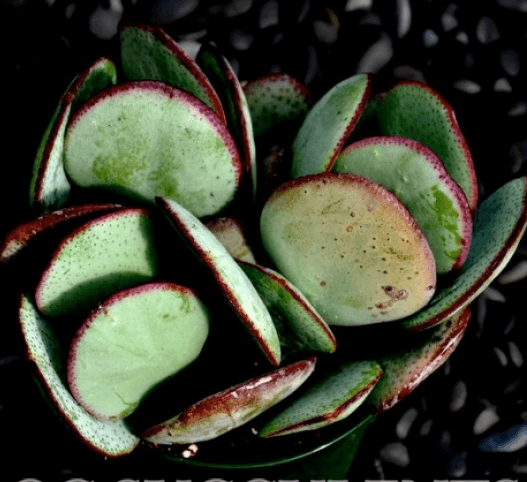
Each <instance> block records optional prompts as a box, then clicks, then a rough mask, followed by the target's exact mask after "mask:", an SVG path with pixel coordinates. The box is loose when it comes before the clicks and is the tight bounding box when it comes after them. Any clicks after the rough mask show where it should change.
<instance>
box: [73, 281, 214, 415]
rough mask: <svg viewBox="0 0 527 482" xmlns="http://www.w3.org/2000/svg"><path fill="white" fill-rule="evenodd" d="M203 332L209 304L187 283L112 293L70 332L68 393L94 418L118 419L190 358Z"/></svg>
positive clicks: (202, 339) (195, 354)
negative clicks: (186, 286) (74, 331)
mask: <svg viewBox="0 0 527 482" xmlns="http://www.w3.org/2000/svg"><path fill="white" fill-rule="evenodd" d="M208 333H209V313H208V309H207V308H206V307H205V305H204V304H203V302H202V301H201V300H200V299H199V298H198V297H197V296H196V294H195V293H194V292H193V291H191V290H190V289H188V288H185V287H183V286H179V285H176V284H174V283H151V284H146V285H141V286H138V287H135V288H131V289H128V290H124V291H120V292H117V293H115V294H114V295H112V296H111V297H110V298H108V299H107V300H105V301H104V302H103V303H101V304H100V305H99V306H98V307H97V308H96V309H95V310H93V311H92V313H91V314H90V315H89V316H88V318H87V319H86V320H85V321H84V323H83V324H82V325H81V327H80V329H79V330H78V332H77V333H76V334H75V336H74V337H73V341H72V343H71V347H70V352H69V355H68V383H69V386H70V389H71V393H72V394H73V396H74V397H75V399H76V400H77V401H78V402H79V403H80V404H81V405H82V406H83V407H84V408H85V409H86V410H87V411H88V412H89V413H91V414H92V415H93V416H95V417H96V418H98V419H101V420H119V419H122V418H124V417H126V416H128V415H130V414H131V413H132V412H133V411H134V410H135V409H136V408H137V406H138V405H139V403H140V402H141V399H142V398H143V397H144V396H145V395H146V393H148V391H149V390H150V389H152V388H153V387H155V386H156V385H157V384H158V383H159V382H161V381H163V380H165V379H167V378H168V377H170V376H172V375H174V374H176V373H178V372H179V371H180V370H182V369H183V368H185V367H186V366H188V365H189V364H190V363H192V362H193V361H194V360H195V359H196V358H197V357H198V356H199V354H200V352H201V349H202V348H203V345H204V343H205V340H206V339H207V336H208Z"/></svg>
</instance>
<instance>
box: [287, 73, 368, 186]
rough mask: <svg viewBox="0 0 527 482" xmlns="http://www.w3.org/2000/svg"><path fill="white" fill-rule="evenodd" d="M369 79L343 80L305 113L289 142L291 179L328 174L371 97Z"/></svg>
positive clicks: (361, 76)
mask: <svg viewBox="0 0 527 482" xmlns="http://www.w3.org/2000/svg"><path fill="white" fill-rule="evenodd" d="M371 90H372V87H371V77H370V75H369V74H358V75H354V76H353V77H350V78H349V79H346V80H343V81H342V82H340V83H339V84H337V85H336V86H335V87H333V88H332V89H331V90H330V91H329V92H327V93H326V94H325V95H324V97H322V99H320V100H319V101H318V102H317V103H316V104H315V105H314V106H313V108H312V109H311V110H310V111H309V113H308V114H307V117H306V118H305V120H304V122H303V124H302V126H301V127H300V130H299V131H298V134H297V136H296V138H295V141H294V142H293V146H292V153H293V164H292V167H291V177H293V178H296V177H300V176H305V175H309V174H319V173H322V172H326V171H330V170H331V168H332V167H333V164H334V162H335V160H336V158H337V156H338V155H339V153H340V151H341V149H342V147H343V145H344V142H345V141H346V139H347V138H348V137H349V135H350V134H351V132H352V130H353V129H354V128H355V126H356V125H357V122H358V120H359V119H360V116H361V115H362V113H363V111H364V109H365V107H366V105H367V103H368V100H369V98H370V96H371Z"/></svg>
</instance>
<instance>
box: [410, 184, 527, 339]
mask: <svg viewBox="0 0 527 482" xmlns="http://www.w3.org/2000/svg"><path fill="white" fill-rule="evenodd" d="M526 196H527V178H525V177H522V178H519V179H515V180H513V181H510V182H509V183H507V184H505V185H504V186H502V187H501V188H500V189H498V190H497V191H496V192H495V193H493V194H492V195H491V196H489V197H488V198H487V199H486V200H485V201H484V202H483V203H482V204H481V206H480V207H479V208H478V210H477V212H476V218H475V220H474V235H473V238H472V244H471V247H470V252H469V254H468V257H467V260H466V262H465V264H464V265H463V268H462V269H461V271H460V272H459V274H458V276H457V277H456V279H455V280H454V282H453V283H452V284H451V285H450V286H448V287H446V288H443V289H442V290H441V291H439V292H438V293H437V294H436V295H435V296H434V298H433V299H432V300H431V302H430V303H429V304H428V306H426V307H425V308H424V309H423V310H421V311H420V312H419V313H416V314H415V315H413V316H411V317H410V318H408V319H407V320H405V321H404V322H403V326H404V327H405V328H408V329H411V330H422V329H425V328H430V327H432V326H435V325H437V324H438V323H441V322H442V321H444V320H446V319H447V318H448V317H450V316H452V315H454V314H455V313H457V312H458V311H460V310H461V309H462V308H463V307H465V306H467V305H468V304H470V303H471V302H472V300H474V299H475V298H476V297H477V296H479V294H480V293H481V292H482V291H483V290H484V289H485V288H486V287H487V286H488V285H489V284H490V283H491V282H492V281H493V280H494V278H496V276H498V275H499V274H500V273H501V271H502V270H503V268H505V266H506V265H507V263H508V262H509V260H510V259H511V257H512V255H513V254H514V251H515V250H516V248H517V246H518V243H519V242H520V239H521V237H522V235H523V233H524V232H525V227H526V225H527V199H526Z"/></svg>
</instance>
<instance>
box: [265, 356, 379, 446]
mask: <svg viewBox="0 0 527 482" xmlns="http://www.w3.org/2000/svg"><path fill="white" fill-rule="evenodd" d="M381 375H382V368H381V367H380V365H379V364H378V363H376V362H374V361H361V362H356V361H354V362H345V363H341V364H339V365H338V366H337V367H336V368H334V369H332V370H331V371H330V372H329V373H325V374H324V376H323V377H319V379H318V380H317V381H316V382H314V383H310V382H308V384H309V386H307V385H308V384H306V385H304V387H305V388H306V389H305V390H304V389H302V391H301V392H297V395H295V397H294V400H293V401H292V402H291V403H290V404H289V405H288V406H287V407H286V408H285V409H284V410H283V411H281V412H279V413H278V414H277V415H276V416H274V417H273V418H272V419H271V420H269V421H268V422H267V423H266V424H265V425H264V426H263V427H262V428H261V429H260V430H259V431H258V434H259V435H260V436H261V437H275V436H278V435H288V434H292V433H296V432H302V431H305V430H315V429H318V428H322V427H326V426H328V425H331V424H333V423H335V422H338V421H340V420H343V419H345V418H346V417H348V416H349V415H351V414H352V413H353V412H354V411H355V410H356V409H357V408H358V407H359V406H360V405H361V404H362V403H363V402H364V400H365V399H366V397H367V396H368V394H369V393H370V392H371V390H372V389H373V387H375V385H376V383H377V382H378V381H379V379H380V378H381Z"/></svg>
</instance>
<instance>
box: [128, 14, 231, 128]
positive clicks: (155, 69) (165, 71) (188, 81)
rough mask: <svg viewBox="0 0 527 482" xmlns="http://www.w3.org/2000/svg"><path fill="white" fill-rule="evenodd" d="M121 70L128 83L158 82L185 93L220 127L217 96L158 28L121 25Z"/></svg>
mask: <svg viewBox="0 0 527 482" xmlns="http://www.w3.org/2000/svg"><path fill="white" fill-rule="evenodd" d="M119 38H120V42H121V67H122V69H123V73H124V76H125V78H126V79H128V80H158V81H160V82H165V83H167V84H168V85H171V86H172V87H177V88H178V89H183V90H186V91H187V92H190V93H191V94H192V95H194V96H196V97H197V98H198V99H199V100H201V101H202V102H203V103H204V104H205V105H207V106H208V107H210V108H211V109H212V110H213V111H214V112H215V113H216V115H217V116H218V118H219V119H220V120H221V122H222V123H223V124H225V123H226V118H225V113H224V111H223V107H222V105H221V101H220V98H219V97H218V94H217V93H216V91H215V90H214V88H213V87H212V85H211V83H210V82H209V80H208V79H207V77H206V76H205V74H204V73H203V72H202V71H201V69H200V68H199V67H198V65H197V64H196V62H194V60H192V58H191V57H190V56H189V55H188V54H187V53H186V52H185V51H184V50H183V49H182V48H181V47H180V46H179V45H178V44H177V43H176V42H175V41H174V40H173V39H172V38H171V37H170V36H169V35H168V34H167V33H166V32H165V31H164V30H163V29H162V28H160V27H157V26H155V25H147V24H144V23H131V22H123V23H122V25H121V28H120V32H119Z"/></svg>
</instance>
